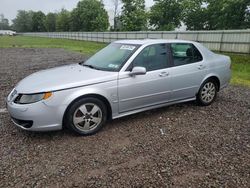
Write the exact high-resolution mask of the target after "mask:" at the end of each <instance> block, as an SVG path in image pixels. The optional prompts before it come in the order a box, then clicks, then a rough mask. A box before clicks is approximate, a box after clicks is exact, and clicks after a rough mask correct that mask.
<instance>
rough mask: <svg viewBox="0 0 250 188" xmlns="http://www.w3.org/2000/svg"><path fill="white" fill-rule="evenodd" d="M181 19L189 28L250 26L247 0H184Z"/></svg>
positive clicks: (236, 27)
mask: <svg viewBox="0 0 250 188" xmlns="http://www.w3.org/2000/svg"><path fill="white" fill-rule="evenodd" d="M183 17H184V19H183V21H184V23H185V24H186V25H187V28H188V29H189V30H201V29H206V30H218V29H246V28H249V27H250V1H249V0H220V1H218V0H184V1H183Z"/></svg>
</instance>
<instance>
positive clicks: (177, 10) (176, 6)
mask: <svg viewBox="0 0 250 188" xmlns="http://www.w3.org/2000/svg"><path fill="white" fill-rule="evenodd" d="M154 1H155V4H154V5H153V6H152V7H151V11H150V16H149V18H150V19H149V23H150V25H152V26H153V28H155V29H156V30H174V29H175V28H176V27H179V26H180V25H181V13H182V7H181V1H180V0H154Z"/></svg>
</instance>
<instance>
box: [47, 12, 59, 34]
mask: <svg viewBox="0 0 250 188" xmlns="http://www.w3.org/2000/svg"><path fill="white" fill-rule="evenodd" d="M44 24H45V28H46V31H49V32H54V31H56V14H55V13H48V14H47V16H46V18H45V23H44Z"/></svg>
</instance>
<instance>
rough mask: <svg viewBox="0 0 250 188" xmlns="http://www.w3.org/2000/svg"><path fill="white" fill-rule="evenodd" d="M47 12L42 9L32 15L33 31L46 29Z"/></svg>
mask: <svg viewBox="0 0 250 188" xmlns="http://www.w3.org/2000/svg"><path fill="white" fill-rule="evenodd" d="M45 18H46V16H45V14H44V13H43V12H41V11H38V12H34V13H33V15H32V22H31V25H32V31H33V32H43V31H46V29H45Z"/></svg>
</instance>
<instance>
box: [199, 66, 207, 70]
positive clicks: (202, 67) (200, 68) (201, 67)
mask: <svg viewBox="0 0 250 188" xmlns="http://www.w3.org/2000/svg"><path fill="white" fill-rule="evenodd" d="M205 68H206V66H205V65H198V69H199V70H202V69H205Z"/></svg>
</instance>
